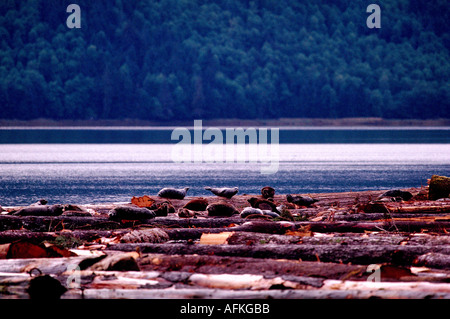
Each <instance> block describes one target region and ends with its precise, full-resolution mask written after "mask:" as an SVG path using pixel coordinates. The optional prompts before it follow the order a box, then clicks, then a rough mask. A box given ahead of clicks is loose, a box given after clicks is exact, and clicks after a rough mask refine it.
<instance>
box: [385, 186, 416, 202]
mask: <svg viewBox="0 0 450 319" xmlns="http://www.w3.org/2000/svg"><path fill="white" fill-rule="evenodd" d="M386 197H395V198H397V197H400V198H401V199H402V200H404V201H409V200H410V199H411V198H413V194H411V193H410V192H405V191H402V190H400V189H393V190H390V191H387V192H385V193H383V194H381V195H380V196H379V197H378V199H381V198H386Z"/></svg>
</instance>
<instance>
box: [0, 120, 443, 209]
mask: <svg viewBox="0 0 450 319" xmlns="http://www.w3.org/2000/svg"><path fill="white" fill-rule="evenodd" d="M171 132H172V131H171V130H148V129H141V130H137V129H136V130H126V129H119V130H118V129H115V130H107V129H98V130H92V129H90V130H75V129H72V130H62V129H56V130H48V129H45V130H0V205H3V206H9V205H26V204H30V203H32V202H34V201H36V200H38V199H40V198H46V199H47V200H48V201H49V202H50V203H80V204H83V203H102V202H122V201H129V200H130V198H131V197H132V196H142V195H144V194H147V195H155V194H156V193H157V192H158V190H159V189H161V188H162V187H166V186H173V187H186V186H188V187H191V189H190V190H189V192H188V195H190V196H198V195H209V194H210V193H208V192H207V191H205V190H204V189H203V187H205V186H217V187H219V186H238V187H239V188H240V192H239V193H241V194H242V193H253V194H257V193H259V192H260V189H261V188H262V187H263V186H266V185H270V186H273V187H274V188H275V189H276V190H277V193H278V194H285V193H316V192H339V191H351V190H369V189H390V188H407V187H418V186H421V185H425V184H426V181H427V179H428V178H430V177H431V175H433V174H439V175H450V144H449V143H450V134H449V133H450V130H448V129H445V128H442V129H415V130H411V129H409V130H401V129H390V130H387V129H376V130H362V129H357V130H341V129H339V130H324V129H320V130H317V129H315V130H304V129H302V130H286V131H283V130H280V145H279V146H278V147H277V148H276V149H275V150H274V152H273V153H272V154H271V156H272V157H271V159H272V164H274V163H275V162H276V164H277V165H276V168H277V169H276V172H275V173H273V174H262V173H261V171H262V170H261V169H262V167H264V166H265V165H266V166H267V165H268V164H267V163H265V162H264V161H263V160H257V161H256V162H254V163H249V161H243V163H238V162H237V161H234V162H228V163H227V162H224V161H222V162H221V161H219V162H216V163H206V162H205V161H202V162H200V163H195V162H188V163H181V164H180V163H175V162H174V157H173V153H172V152H173V149H174V147H175V146H176V145H175V144H174V143H175V142H174V141H171V140H170V134H171ZM158 143H160V144H158ZM271 150H272V149H271ZM203 159H205V157H204V158H203Z"/></svg>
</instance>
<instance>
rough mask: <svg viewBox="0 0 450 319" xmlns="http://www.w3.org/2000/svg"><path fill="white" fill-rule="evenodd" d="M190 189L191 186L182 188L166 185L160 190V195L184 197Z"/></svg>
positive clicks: (171, 197) (172, 197)
mask: <svg viewBox="0 0 450 319" xmlns="http://www.w3.org/2000/svg"><path fill="white" fill-rule="evenodd" d="M188 190H189V187H185V188H181V189H177V188H169V187H165V188H163V189H161V190H160V191H159V192H158V196H159V197H164V198H170V199H183V198H184V197H185V196H186V193H187V191H188Z"/></svg>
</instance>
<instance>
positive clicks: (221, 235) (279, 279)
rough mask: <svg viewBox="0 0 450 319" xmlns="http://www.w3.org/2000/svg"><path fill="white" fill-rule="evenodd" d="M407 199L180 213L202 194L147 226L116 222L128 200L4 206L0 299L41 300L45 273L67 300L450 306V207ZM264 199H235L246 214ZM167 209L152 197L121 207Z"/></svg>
mask: <svg viewBox="0 0 450 319" xmlns="http://www.w3.org/2000/svg"><path fill="white" fill-rule="evenodd" d="M405 191H408V192H410V193H411V194H412V195H413V198H412V199H411V200H408V201H389V200H385V199H380V198H379V196H380V195H381V194H383V193H384V192H385V191H364V192H347V193H331V194H303V195H307V196H310V197H312V198H314V199H317V200H318V201H317V202H315V203H314V204H313V205H311V206H310V207H296V206H295V205H291V206H289V205H288V204H289V203H288V202H287V201H286V196H285V195H275V196H274V198H273V200H274V203H275V204H276V205H277V206H279V205H281V204H286V206H285V208H284V209H283V210H284V212H285V213H284V214H280V216H278V217H275V216H276V214H274V215H273V216H274V217H271V216H269V217H268V216H264V217H265V218H257V217H258V216H256V217H255V216H254V218H253V217H252V218H242V217H240V216H239V214H234V215H231V216H223V217H222V216H220V217H219V216H214V217H213V216H208V214H207V213H206V212H204V211H198V212H197V213H196V214H193V215H192V217H183V218H181V217H179V216H178V214H177V213H175V212H178V211H179V210H180V209H182V208H183V207H184V206H185V205H186V204H187V203H188V202H189V201H192V200H196V199H197V198H196V197H186V198H184V199H182V200H179V199H171V200H170V205H173V207H174V210H173V212H170V213H168V214H167V216H156V217H154V218H151V219H141V220H111V219H109V218H108V213H109V212H110V211H111V210H112V209H114V208H115V207H117V206H119V204H117V205H115V204H101V205H100V204H99V205H78V206H77V207H78V208H77V209H76V210H75V209H74V208H73V207H69V206H65V208H66V209H67V211H64V212H63V213H62V214H61V215H59V216H18V215H13V214H10V213H12V212H15V211H19V210H20V209H21V207H3V209H4V212H3V213H2V214H1V215H0V258H2V259H0V286H1V289H0V298H13V299H14V298H29V297H30V295H29V293H28V288H29V286H30V282H31V280H32V279H33V278H36V277H39V276H45V275H47V276H50V277H51V278H53V279H56V280H58V281H59V282H60V283H61V285H62V286H63V288H65V289H66V290H67V291H65V292H64V293H63V294H62V296H61V298H63V299H65V298H68V299H71V298H73V299H79V298H86V299H102V298H133V299H134V298H166V299H167V298H217V299H220V298H252V299H259V298H284V299H295V298H371V297H379V298H450V284H449V281H450V235H449V231H450V201H447V200H436V201H434V200H428V198H427V196H426V194H425V193H426V191H427V188H421V189H418V188H411V189H407V190H405ZM424 194H425V195H424ZM299 195H301V194H299ZM255 196H259V197H261V196H260V195H235V196H234V197H232V198H231V199H226V202H227V203H229V204H230V205H232V206H233V207H235V208H236V209H237V210H238V211H239V212H240V211H242V209H244V208H245V207H249V206H250V204H249V202H248V200H249V199H250V198H252V197H255ZM261 198H262V197H261ZM202 200H204V201H205V202H206V201H207V202H208V203H209V204H214V203H217V202H219V201H224V199H223V198H217V197H214V196H211V197H208V198H206V199H202ZM162 203H163V199H160V198H157V197H155V199H153V198H152V197H149V196H142V197H133V199H132V200H131V202H130V203H121V204H120V205H127V204H129V205H130V204H134V205H137V206H139V207H141V208H146V207H151V206H152V205H159V204H162ZM153 207H155V206H153ZM67 212H71V213H70V214H69V213H67ZM73 212H78V213H76V214H75V213H73ZM66 213H67V214H66ZM287 213H289V214H287ZM259 217H261V216H259Z"/></svg>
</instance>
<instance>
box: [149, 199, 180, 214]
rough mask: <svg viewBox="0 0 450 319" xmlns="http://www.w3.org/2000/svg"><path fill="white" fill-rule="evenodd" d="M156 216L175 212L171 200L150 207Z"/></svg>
mask: <svg viewBox="0 0 450 319" xmlns="http://www.w3.org/2000/svg"><path fill="white" fill-rule="evenodd" d="M149 209H150V210H151V211H153V212H154V213H155V215H156V216H167V215H169V214H170V213H175V207H173V206H172V205H171V204H170V203H169V202H162V203H160V204H153V205H152V206H151V207H150V208H149Z"/></svg>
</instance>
